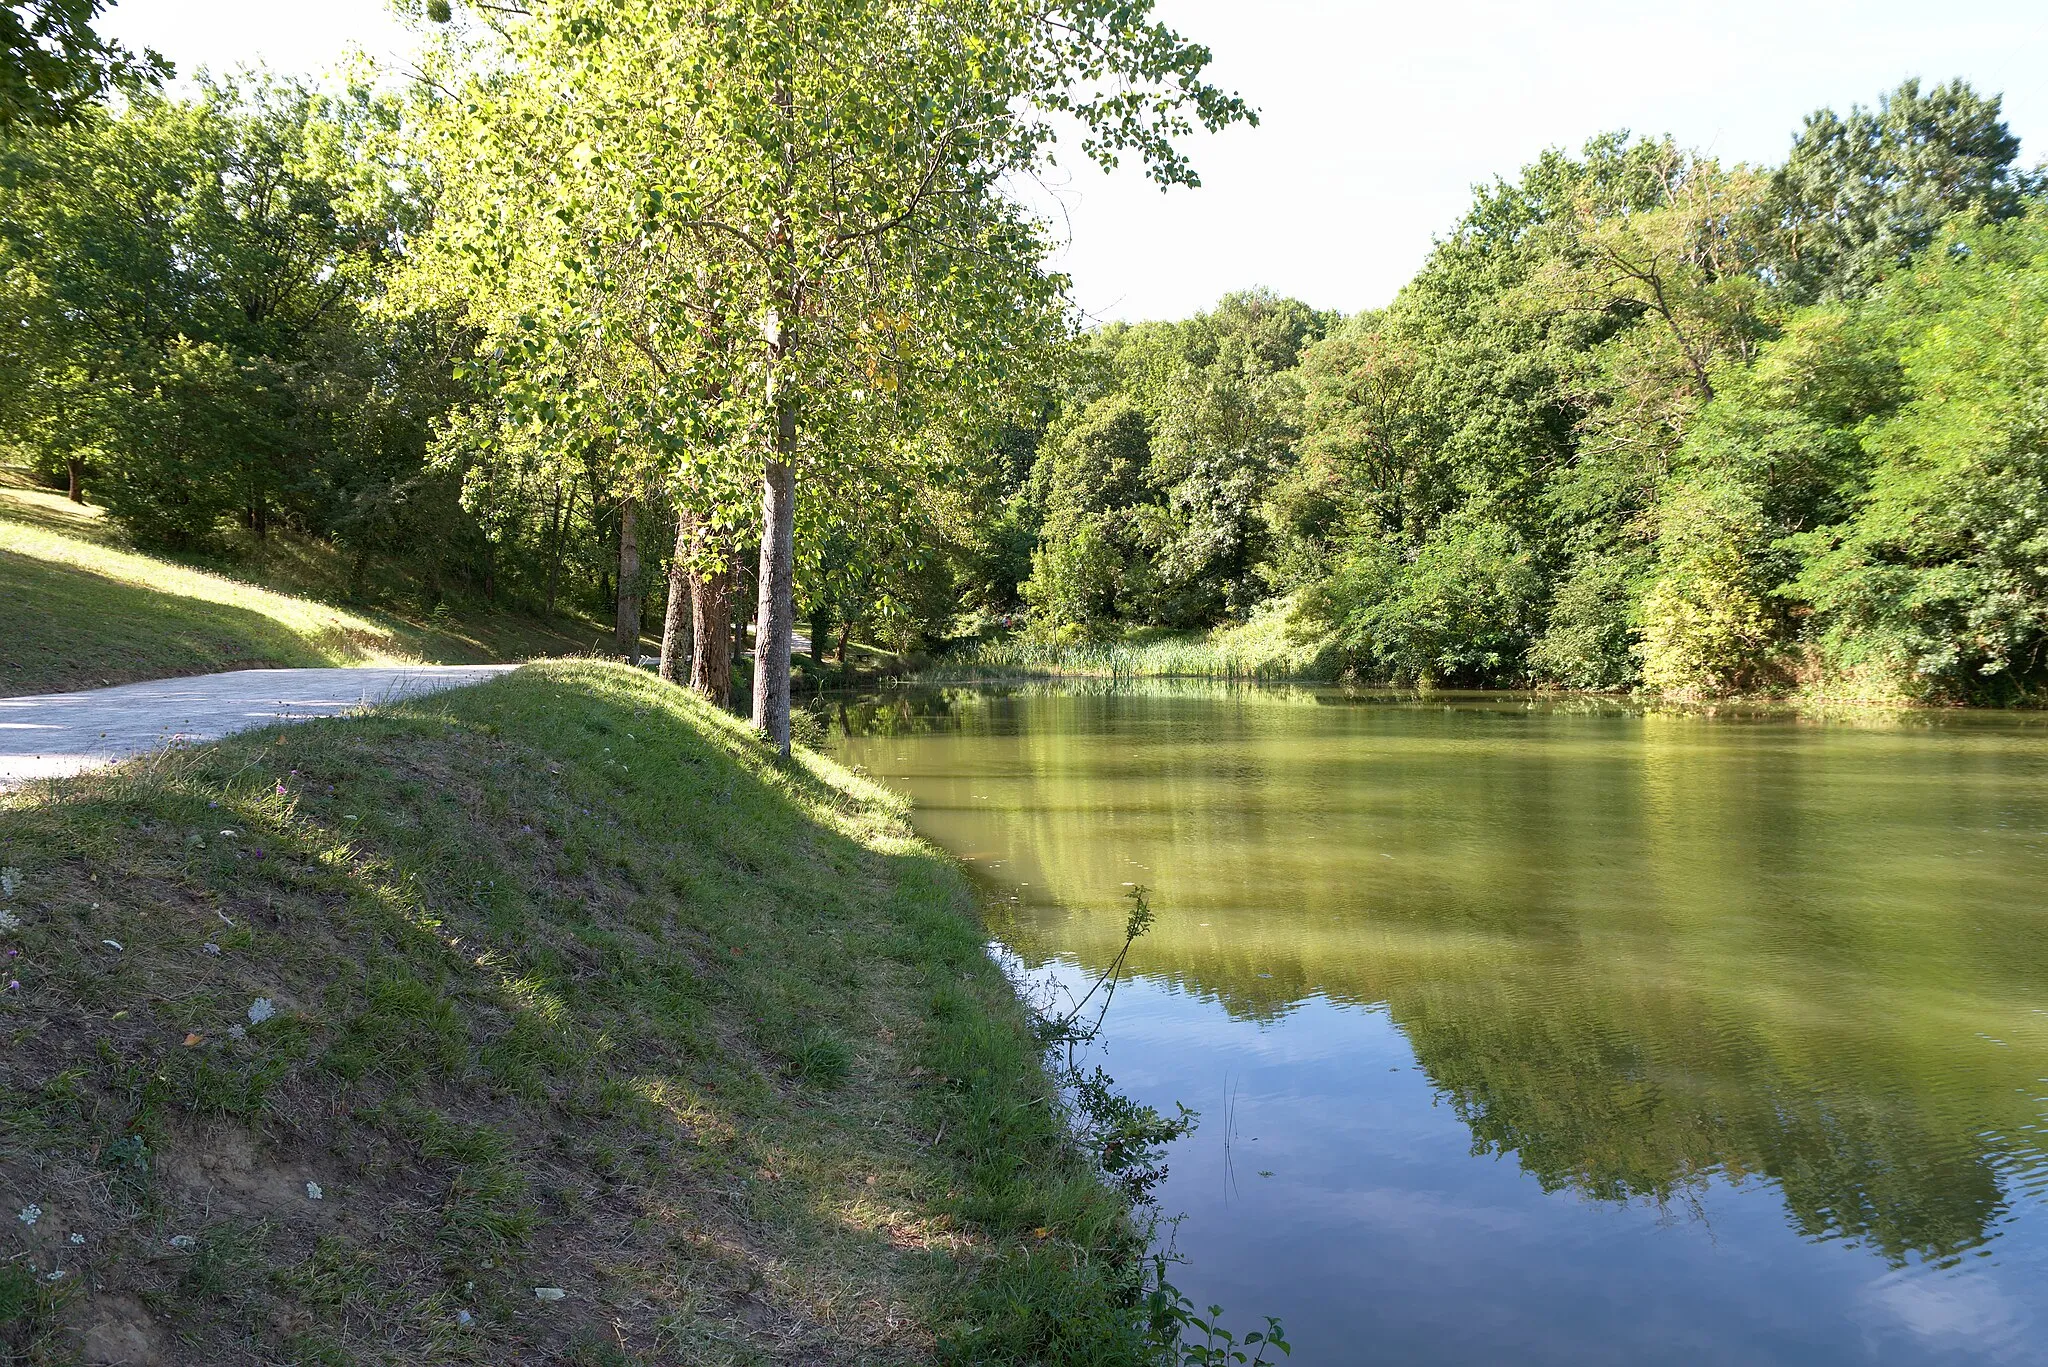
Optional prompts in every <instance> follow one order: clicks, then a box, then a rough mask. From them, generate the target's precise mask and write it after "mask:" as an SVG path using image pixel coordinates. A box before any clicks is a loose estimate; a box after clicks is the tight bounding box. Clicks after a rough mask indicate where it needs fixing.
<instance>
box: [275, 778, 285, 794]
mask: <svg viewBox="0 0 2048 1367" xmlns="http://www.w3.org/2000/svg"><path fill="white" fill-rule="evenodd" d="M277 795H278V796H279V797H283V796H284V781H283V780H282V779H280V780H278V784H277Z"/></svg>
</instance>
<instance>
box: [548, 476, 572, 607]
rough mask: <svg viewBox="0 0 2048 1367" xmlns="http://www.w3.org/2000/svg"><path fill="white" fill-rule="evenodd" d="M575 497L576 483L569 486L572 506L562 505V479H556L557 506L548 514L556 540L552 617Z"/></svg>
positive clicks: (551, 572)
mask: <svg viewBox="0 0 2048 1367" xmlns="http://www.w3.org/2000/svg"><path fill="white" fill-rule="evenodd" d="M575 499H576V489H575V486H574V485H571V486H570V488H569V505H570V506H569V507H568V508H564V507H563V506H562V484H561V481H560V480H557V481H555V507H554V511H552V512H550V513H549V514H548V530H549V532H550V533H551V534H552V539H553V541H554V546H553V548H552V549H551V550H550V551H549V553H548V606H547V612H548V615H549V616H550V617H552V616H554V612H555V590H556V589H557V588H559V587H560V586H561V583H562V542H563V538H564V536H565V534H566V533H567V532H568V529H569V513H570V512H571V511H573V510H574V508H575Z"/></svg>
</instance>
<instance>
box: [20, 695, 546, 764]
mask: <svg viewBox="0 0 2048 1367" xmlns="http://www.w3.org/2000/svg"><path fill="white" fill-rule="evenodd" d="M516 668H518V666H517V665H407V666H403V667H398V668H389V669H238V670H235V671H233V672H232V673H228V674H202V675H200V676H198V677H197V678H190V679H158V680H156V681H154V682H152V683H138V684H123V685H121V686H120V687H119V688H96V689H93V690H92V691H91V692H87V693H44V694H39V695H37V696H35V697H28V698H0V788H11V787H14V786H16V785H18V784H21V783H24V782H27V781H28V780H30V779H37V778H53V777H57V776H59V775H63V774H76V773H79V772H81V771H83V770H86V769H92V768H96V767H97V766H99V765H102V764H112V763H115V762H116V761H118V760H124V759H127V758H129V757H130V756H131V755H139V754H143V753H145V752H146V751H150V750H158V749H161V748H163V747H164V746H166V745H171V744H175V743H177V742H179V741H201V740H212V739H214V738H215V737H216V736H225V735H228V734H229V733H231V732H235V731H247V730H249V729H250V728H251V727H256V726H269V725H271V724H273V723H276V722H286V721H306V720H308V719H309V718H312V717H333V716H340V715H341V714H343V713H347V712H353V711H356V710H357V709H359V708H364V707H374V706H376V705H377V704H378V703H383V702H391V701H393V700H395V699H398V698H404V697H410V696H412V695H413V694H416V693H434V692H438V691H440V690H441V689H444V688H460V687H461V686H463V685H464V684H473V683H481V682H483V681H484V680H485V679H489V678H494V677H496V676H497V675H499V674H503V673H504V672H505V671H506V670H508V669H516Z"/></svg>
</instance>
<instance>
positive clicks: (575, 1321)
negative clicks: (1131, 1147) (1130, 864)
mask: <svg viewBox="0 0 2048 1367" xmlns="http://www.w3.org/2000/svg"><path fill="white" fill-rule="evenodd" d="M0 865H4V866H5V867H7V868H9V869H12V870H16V871H17V872H16V873H11V874H9V875H7V877H6V882H7V884H8V885H9V887H11V889H12V891H11V894H10V895H9V896H8V897H7V898H6V900H5V901H4V902H0V907H4V909H5V913H6V915H5V917H4V918H0V925H7V926H8V928H7V929H4V930H0V946H4V950H0V953H8V954H12V955H14V957H11V958H9V959H8V960H7V966H6V970H5V977H6V978H8V979H10V980H12V981H14V982H18V983H19V987H18V988H9V989H8V990H6V991H5V993H4V996H0V1191H4V1192H6V1193H7V1194H8V1195H7V1201H8V1206H9V1208H8V1210H7V1211H6V1212H5V1215H6V1218H5V1221H4V1227H5V1232H4V1234H0V1359H5V1360H9V1361H22V1362H31V1363H42V1362H62V1361H69V1360H75V1359H76V1358H79V1357H83V1358H84V1359H85V1360H87V1361H94V1360H97V1361H103V1362H113V1361H124V1360H125V1361H131V1362H136V1363H148V1362H160V1363H184V1362H205V1363H220V1364H229V1363H252V1364H253V1363H259V1362H260V1363H286V1362H289V1363H306V1364H314V1363H370V1362H380V1363H405V1364H417V1363H435V1362H486V1363H495V1362H504V1363H511V1362H527V1363H530V1362H568V1363H589V1364H597V1363H640V1362H646V1363H654V1362H661V1363H674V1362H690V1363H784V1362H788V1363H795V1362H802V1363H840V1362H847V1363H852V1362H877V1363H881V1362H909V1361H924V1360H934V1359H937V1360H948V1361H956V1362H1076V1363H1079V1362H1089V1363H1098V1362H1108V1363H1114V1362H1119V1361H1136V1360H1139V1359H1140V1357H1141V1354H1142V1350H1141V1348H1140V1346H1139V1344H1138V1342H1137V1338H1136V1334H1135V1332H1134V1329H1133V1326H1132V1323H1131V1321H1132V1312H1131V1311H1130V1310H1129V1309H1128V1308H1127V1307H1126V1302H1127V1301H1128V1288H1129V1285H1130V1282H1131V1279H1132V1277H1133V1276H1134V1275H1135V1254H1136V1253H1137V1252H1138V1246H1137V1245H1136V1243H1135V1241H1134V1238H1133V1233H1132V1226H1131V1223H1130V1221H1129V1218H1128V1215H1127V1212H1126V1210H1125V1208H1124V1207H1123V1205H1122V1204H1121V1203H1120V1202H1119V1200H1118V1199H1117V1198H1116V1197H1115V1196H1113V1195H1112V1194H1111V1193H1110V1192H1109V1191H1108V1190H1106V1189H1105V1187H1104V1186H1103V1185H1102V1183H1101V1182H1100V1181H1099V1180H1097V1178H1096V1177H1095V1176H1094V1174H1093V1171H1092V1169H1091V1168H1090V1167H1089V1165H1088V1163H1087V1162H1086V1160H1085V1158H1084V1157H1083V1156H1081V1155H1080V1154H1079V1153H1077V1152H1076V1150H1075V1148H1074V1146H1073V1144H1072V1142H1071V1141H1070V1140H1069V1138H1068V1137H1067V1132H1066V1129H1065V1127H1064V1124H1063V1122H1062V1119H1061V1116H1060V1114H1059V1112H1058V1108H1057V1107H1056V1105H1055V1104H1054V1101H1053V1098H1052V1097H1051V1096H1050V1095H1049V1090H1048V1085H1047V1082H1046V1078H1045V1074H1044V1073H1043V1071H1042V1069H1041V1067H1040V1061H1039V1057H1038V1053H1037V1048H1036V1045H1035V1042H1034V1039H1033V1036H1032V1034H1031V1031H1030V1028H1029V1023H1028V1020H1027V1018H1026V1016H1025V1014H1024V1012H1023V1010H1022V1008H1021V1007H1020V1005H1019V1003H1018V1002H1017V1000H1016V998H1015V995H1014V993H1013V992H1012V991H1011V989H1010V987H1009V985H1008V983H1007V982H1006V981H1005V980H1004V978H1003V977H1002V975H1001V973H1000V972H999V971H998V970H997V969H996V967H995V966H994V965H993V964H992V963H991V962H990V961H989V959H988V958H987V956H986V955H985V954H984V953H983V932H982V930H981V929H980V926H979V924H978V922H977V921H976V919H975V918H974V916H973V914H972V911H973V907H972V904H971V902H970V900H969V894H968V892H967V889H966V885H965V883H964V880H963V879H962V878H961V877H960V876H959V874H958V872H957V870H956V868H955V867H954V866H953V865H952V863H951V862H950V861H948V860H947V859H945V858H944V857H943V856H941V855H939V854H938V853H937V852H935V851H933V850H931V849H929V848H928V847H926V846H924V845H922V844H920V843H919V842H917V841H916V840H915V839H914V838H913V837H912V836H911V835H910V833H909V830H908V827H907V825H906V822H905V819H904V811H903V808H902V806H901V803H900V801H899V800H897V799H895V798H893V797H891V796H890V795H888V794H887V793H885V792H884V791H882V790H880V789H879V788H877V787H875V786H873V785H871V784H869V783H867V782H865V781H864V780H861V779H859V778H856V777H854V776H853V775H851V774H848V773H847V772H846V771H844V770H842V769H840V768H838V767H837V766H835V765H833V764H831V763H830V762H829V761H826V760H823V759H820V758H818V757H816V756H812V755H808V754H802V753H800V755H799V758H798V760H797V761H796V762H795V763H794V764H793V765H787V766H785V765H779V764H777V763H775V762H773V761H772V760H771V759H770V758H768V757H767V756H766V755H765V754H764V752H763V751H762V750H761V749H760V748H759V747H758V746H757V744H756V743H755V742H754V741H753V739H752V738H751V737H750V735H749V734H748V733H747V732H746V731H745V729H744V728H743V727H742V726H741V725H740V724H739V723H737V722H735V721H734V720H732V719H731V718H729V717H727V716H725V715H724V714H722V713H718V712H715V711H714V710H712V709H710V708H708V707H706V706H704V705H702V704H700V703H699V702H697V701H696V700H695V699H694V698H692V697H690V696H689V695H688V694H686V693H684V692H682V691H680V690H677V689H674V688H671V687H669V686H667V685H664V684H662V683H660V682H659V681H657V680H655V679H653V678H651V677H649V676H648V675H646V674H645V673H642V672H636V671H632V670H629V669H626V668H624V667H620V666H607V665H599V664H589V663H583V664H554V665H540V666H533V667H530V668H528V669H525V670H521V671H519V672H517V673H515V674H511V675H508V676H506V677H504V678H502V679H500V680H497V681H495V682H493V683H490V684H488V685H485V686H483V687H479V688H474V689H466V690H460V691H456V692H452V693H445V694H437V695H433V696H431V697H427V698H423V699H417V700H414V701H411V702H408V703H404V704H400V705H397V706H394V707H392V708H389V709H386V710H383V711H380V712H377V713H374V714H370V715H366V716H363V717H359V718H353V719H347V720H336V721H323V722H314V723H309V724H305V725H301V726H294V727H289V728H284V729H279V730H273V731H264V732H255V733H249V734H246V735H244V736H241V737H237V738H233V739H230V740H227V741H223V742H219V743H215V744H211V745H206V746H201V747H197V748H194V749H191V750H185V751H178V752H173V753H170V754H168V755H165V756H162V757H159V758H155V759H150V760H143V761H137V762H134V763H130V764H128V765H125V766H121V767H119V768H116V769H111V770H105V771H101V772H98V773H95V774H91V775H86V776H83V777H81V778H78V779H73V780H66V781H63V782H59V783H53V784H46V785H39V786H37V787H35V788H33V789H30V790H26V791H22V792H16V793H13V794H9V795H6V796H5V797H4V798H0ZM10 923H11V924H10ZM259 1001H260V1002H261V1003H262V1004H261V1005H259V1004H258V1003H259ZM266 1008H267V1009H266ZM316 1191H317V1193H318V1197H317V1199H315V1198H314V1193H315V1192H316ZM31 1205H33V1206H36V1207H39V1214H38V1215H37V1217H36V1219H35V1222H34V1223H33V1224H28V1223H25V1222H24V1221H23V1220H22V1219H21V1218H20V1217H19V1215H18V1214H17V1210H18V1209H20V1210H25V1209H27V1208H28V1207H29V1206H31ZM60 1274H61V1275H60ZM536 1288H552V1289H559V1290H560V1292H561V1293H562V1295H561V1297H560V1298H559V1299H554V1298H552V1297H550V1298H547V1299H542V1298H540V1296H537V1294H536ZM543 1294H546V1293H543Z"/></svg>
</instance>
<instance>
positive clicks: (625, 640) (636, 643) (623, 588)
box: [613, 498, 640, 665]
mask: <svg viewBox="0 0 2048 1367" xmlns="http://www.w3.org/2000/svg"><path fill="white" fill-rule="evenodd" d="M616 621H617V626H616V628H615V630H614V631H613V639H614V644H615V645H617V647H618V651H619V654H621V655H624V656H625V657H626V658H627V659H628V660H630V661H631V662H632V663H634V664H636V665H637V664H639V663H640V502H639V500H638V499H634V498H623V499H620V500H619V599H618V617H617V618H616Z"/></svg>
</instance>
